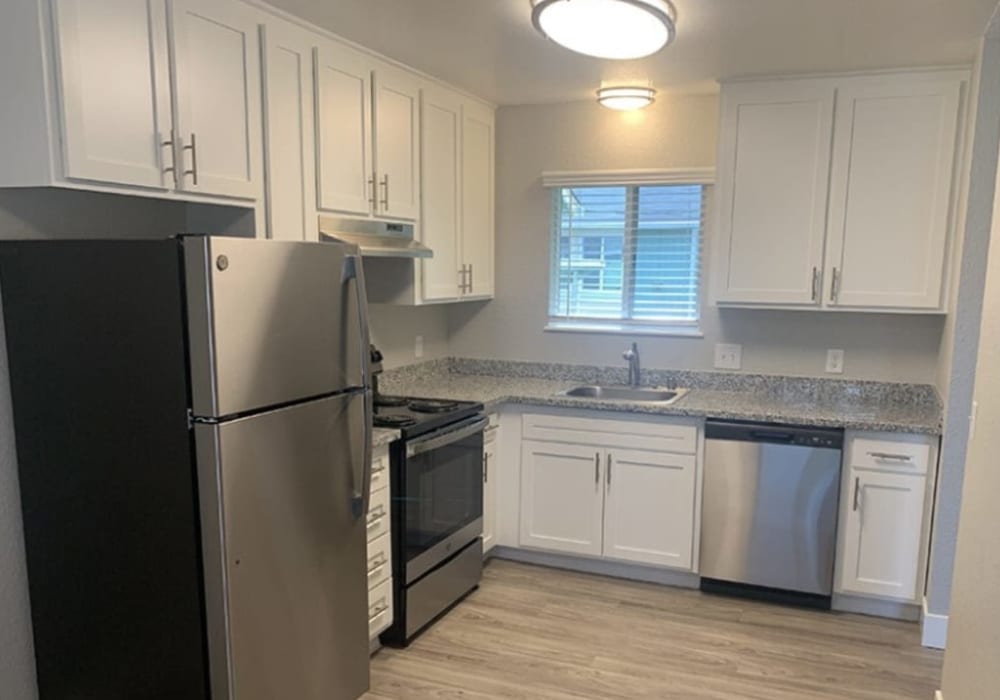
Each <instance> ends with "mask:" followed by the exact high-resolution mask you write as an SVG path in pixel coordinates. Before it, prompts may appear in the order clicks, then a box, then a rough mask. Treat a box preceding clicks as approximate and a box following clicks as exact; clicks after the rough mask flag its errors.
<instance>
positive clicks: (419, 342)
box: [413, 335, 424, 359]
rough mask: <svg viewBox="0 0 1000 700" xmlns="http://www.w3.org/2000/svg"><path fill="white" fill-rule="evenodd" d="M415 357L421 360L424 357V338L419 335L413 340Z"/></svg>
mask: <svg viewBox="0 0 1000 700" xmlns="http://www.w3.org/2000/svg"><path fill="white" fill-rule="evenodd" d="M413 356H414V357H416V358H418V359H419V358H421V357H423V356H424V336H422V335H418V336H417V337H416V338H414V340H413Z"/></svg>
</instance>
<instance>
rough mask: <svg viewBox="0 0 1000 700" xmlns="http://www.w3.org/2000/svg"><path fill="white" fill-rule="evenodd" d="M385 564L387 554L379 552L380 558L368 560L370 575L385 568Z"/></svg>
mask: <svg viewBox="0 0 1000 700" xmlns="http://www.w3.org/2000/svg"><path fill="white" fill-rule="evenodd" d="M385 562H386V559H385V552H379V553H378V556H375V557H372V558H371V559H369V560H368V573H369V574H370V573H372V572H373V571H378V570H379V569H381V568H382V567H383V566H385Z"/></svg>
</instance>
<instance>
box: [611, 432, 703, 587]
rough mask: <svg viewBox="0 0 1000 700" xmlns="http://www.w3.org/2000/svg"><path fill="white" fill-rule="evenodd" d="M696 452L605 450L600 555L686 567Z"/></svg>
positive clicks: (689, 553)
mask: <svg viewBox="0 0 1000 700" xmlns="http://www.w3.org/2000/svg"><path fill="white" fill-rule="evenodd" d="M696 463H697V458H696V457H695V455H677V454H670V453H665V452H645V451H639V450H626V449H614V450H609V451H608V453H607V457H606V462H605V466H606V469H607V472H606V474H605V484H606V488H607V498H606V501H605V505H604V556H606V557H613V558H615V559H625V560H628V561H634V562H640V563H644V564H657V565H661V566H669V567H673V568H677V569H690V568H691V566H692V565H693V555H694V495H695V471H696V470H695V465H696Z"/></svg>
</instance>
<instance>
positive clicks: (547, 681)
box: [365, 561, 942, 700]
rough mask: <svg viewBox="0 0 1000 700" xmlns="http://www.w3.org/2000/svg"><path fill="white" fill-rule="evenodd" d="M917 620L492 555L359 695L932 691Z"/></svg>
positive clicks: (771, 696)
mask: <svg viewBox="0 0 1000 700" xmlns="http://www.w3.org/2000/svg"><path fill="white" fill-rule="evenodd" d="M941 661H942V655H941V653H940V652H936V651H931V650H927V649H923V648H922V647H921V646H920V631H919V626H918V625H916V624H914V623H905V622H894V621H888V620H881V619H876V618H869V617H863V616H860V615H848V614H842V613H822V612H813V611H803V610H797V609H794V608H785V607H779V606H774V605H768V604H765V603H757V602H749V601H742V600H734V599H729V598H720V597H716V596H709V595H705V594H702V593H699V592H697V591H685V590H678V589H674V588H668V587H661V586H656V585H651V584H644V583H635V582H631V581H619V580H615V579H608V578H603V577H598V576H590V575H587V574H578V573H572V572H565V571H558V570H553V569H546V568H540V567H533V566H527V565H524V564H516V563H513V562H507V561H493V562H491V563H490V564H489V565H488V566H487V567H486V570H485V572H484V575H483V583H482V586H481V587H480V589H479V590H478V591H476V592H475V593H473V594H472V595H471V596H469V597H468V598H467V599H466V600H465V601H464V602H463V603H462V604H461V605H459V606H458V607H457V608H455V609H454V610H453V611H452V612H451V613H449V614H448V615H447V616H446V617H445V618H443V619H442V620H440V621H439V622H438V623H437V624H436V625H435V626H433V627H432V628H431V629H430V630H428V631H427V632H425V633H424V635H423V636H421V637H420V638H419V639H418V640H417V641H416V642H414V643H413V644H412V645H411V646H410V647H409V648H408V649H405V650H394V649H383V650H381V651H380V652H378V654H376V655H375V657H373V659H372V685H371V688H372V690H371V692H370V693H368V694H367V695H366V696H365V700H452V699H462V700H484V699H485V698H532V699H533V700H571V699H572V700H581V699H590V698H593V699H595V700H597V699H600V700H619V699H621V700H625V699H629V700H632V699H635V698H643V699H649V700H653V699H654V698H655V699H656V700H668V699H669V700H672V699H676V700H681V699H682V698H683V699H684V700H743V699H746V700H812V699H814V698H815V699H816V700H834V699H836V700H844V699H850V700H903V699H905V700H931V699H932V698H933V697H934V691H935V690H936V689H937V688H938V687H939V678H940V671H941Z"/></svg>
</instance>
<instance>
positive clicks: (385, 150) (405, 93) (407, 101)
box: [316, 41, 420, 221]
mask: <svg viewBox="0 0 1000 700" xmlns="http://www.w3.org/2000/svg"><path fill="white" fill-rule="evenodd" d="M316 91H317V92H316V95H317V97H316V100H317V109H316V113H317V117H318V123H317V125H316V129H317V141H318V144H319V150H318V158H319V163H318V170H319V207H320V209H323V210H325V211H331V212H338V213H342V214H353V215H358V216H366V217H377V218H380V219H402V220H407V221H413V220H416V219H417V218H418V217H419V215H420V139H419V134H420V86H419V83H418V81H417V79H416V78H415V77H413V76H411V75H410V74H408V73H406V72H404V71H402V70H397V69H394V68H391V67H389V66H385V65H382V64H379V63H378V62H376V61H375V59H373V58H372V57H370V56H368V55H366V54H363V53H361V52H360V51H356V50H354V49H352V48H350V47H347V46H343V45H340V44H336V43H334V42H332V41H324V42H323V43H322V44H321V46H320V47H319V48H318V49H317V52H316Z"/></svg>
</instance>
